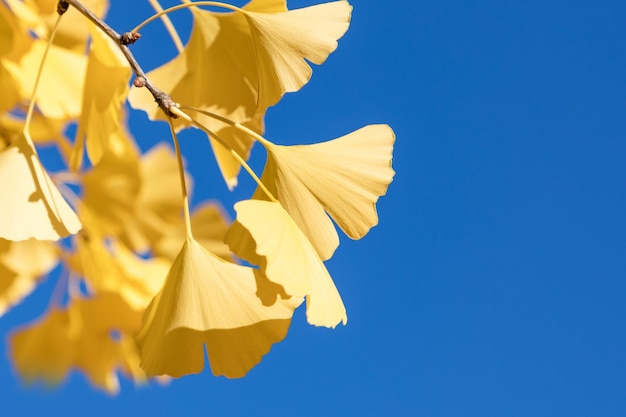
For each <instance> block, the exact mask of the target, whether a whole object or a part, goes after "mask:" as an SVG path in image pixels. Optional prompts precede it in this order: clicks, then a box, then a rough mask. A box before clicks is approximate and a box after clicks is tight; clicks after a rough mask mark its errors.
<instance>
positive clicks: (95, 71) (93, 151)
mask: <svg viewBox="0 0 626 417" xmlns="http://www.w3.org/2000/svg"><path fill="white" fill-rule="evenodd" d="M89 28H90V32H91V49H90V52H89V61H88V63H87V73H86V75H85V85H84V92H85V95H84V97H83V101H82V112H81V115H80V119H79V121H78V128H77V132H76V140H75V142H74V149H73V151H72V157H71V158H70V169H74V170H75V169H78V168H80V166H81V165H82V156H83V145H84V144H85V141H86V147H87V154H88V155H89V160H90V161H91V163H92V164H93V165H97V164H98V163H99V162H100V159H101V158H102V156H103V155H104V153H105V152H106V150H107V147H108V142H109V139H110V137H111V136H112V135H116V134H120V133H119V132H120V130H122V129H123V128H122V126H123V124H124V123H123V121H122V115H123V112H122V107H123V104H124V101H125V100H126V95H127V93H128V79H129V78H130V74H131V70H130V66H129V64H128V61H127V60H126V58H125V57H124V55H123V54H122V52H121V51H120V49H119V48H118V46H117V45H115V44H114V43H113V41H111V39H109V38H108V37H107V36H106V35H105V34H104V32H102V31H101V30H100V29H98V28H97V27H96V26H95V25H93V24H92V25H90V26H89Z"/></svg>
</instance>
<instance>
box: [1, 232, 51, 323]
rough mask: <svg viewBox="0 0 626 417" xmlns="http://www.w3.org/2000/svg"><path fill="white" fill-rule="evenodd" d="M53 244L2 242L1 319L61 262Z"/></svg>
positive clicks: (32, 240)
mask: <svg viewBox="0 0 626 417" xmlns="http://www.w3.org/2000/svg"><path fill="white" fill-rule="evenodd" d="M57 252H58V251H57V248H56V246H55V245H54V244H53V243H52V242H43V241H39V240H34V239H31V240H25V241H23V242H11V241H8V240H4V239H0V316H1V315H3V314H4V313H5V312H6V311H7V310H8V309H9V308H11V307H12V306H14V305H16V304H18V303H19V302H20V301H22V299H23V298H24V297H26V296H27V295H29V294H30V293H31V292H32V291H33V290H34V289H35V287H36V286H37V283H38V282H39V280H40V279H41V277H42V276H43V275H45V274H47V273H48V272H50V271H51V270H52V268H54V267H55V265H56V264H57V262H58V255H57Z"/></svg>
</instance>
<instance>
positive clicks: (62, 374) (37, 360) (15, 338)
mask: <svg viewBox="0 0 626 417" xmlns="http://www.w3.org/2000/svg"><path fill="white" fill-rule="evenodd" d="M70 333H71V329H70V326H69V317H68V315H67V314H66V312H65V311H63V310H61V309H58V308H54V307H53V308H51V309H49V310H48V312H47V314H46V315H45V316H44V317H42V318H41V319H39V320H37V321H36V322H34V323H31V324H29V325H27V326H25V327H23V328H21V329H19V330H17V331H15V332H13V333H12V334H11V335H10V337H9V340H8V350H9V356H10V357H11V358H12V359H13V365H14V366H15V368H16V370H17V373H18V374H19V375H20V376H21V377H22V379H24V380H25V381H26V382H27V383H29V384H32V383H33V382H35V381H36V380H43V381H44V382H45V383H47V384H48V385H56V384H59V383H61V382H63V381H64V380H65V378H66V376H67V373H68V371H69V368H70V366H71V365H72V360H73V357H74V345H73V344H72V343H71V340H72V337H71V336H70Z"/></svg>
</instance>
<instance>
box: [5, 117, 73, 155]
mask: <svg viewBox="0 0 626 417" xmlns="http://www.w3.org/2000/svg"><path fill="white" fill-rule="evenodd" d="M65 128H66V125H65V123H63V122H62V121H60V120H53V119H50V118H47V117H43V116H41V115H40V114H39V113H33V118H32V119H31V121H30V125H29V126H28V131H29V133H30V137H31V139H32V140H33V142H35V143H40V144H50V143H54V144H57V145H58V146H59V147H61V148H62V149H64V147H65V146H66V143H67V137H66V136H65V134H64V131H65ZM23 130H24V119H23V118H21V117H16V116H15V115H12V114H11V113H5V114H3V115H0V137H5V138H7V140H8V142H9V143H11V142H13V141H15V140H17V138H18V137H19V135H20V134H21V133H22V131H23ZM64 150H65V149H64Z"/></svg>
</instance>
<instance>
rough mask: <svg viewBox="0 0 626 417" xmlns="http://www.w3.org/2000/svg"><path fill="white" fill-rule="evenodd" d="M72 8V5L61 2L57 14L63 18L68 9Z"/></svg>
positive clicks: (61, 0) (60, 0)
mask: <svg viewBox="0 0 626 417" xmlns="http://www.w3.org/2000/svg"><path fill="white" fill-rule="evenodd" d="M69 7H70V4H69V3H68V2H66V1H64V0H59V2H58V3H57V13H58V14H59V16H62V15H63V14H64V13H65V12H67V9H68V8H69Z"/></svg>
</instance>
